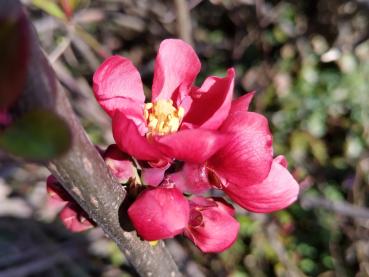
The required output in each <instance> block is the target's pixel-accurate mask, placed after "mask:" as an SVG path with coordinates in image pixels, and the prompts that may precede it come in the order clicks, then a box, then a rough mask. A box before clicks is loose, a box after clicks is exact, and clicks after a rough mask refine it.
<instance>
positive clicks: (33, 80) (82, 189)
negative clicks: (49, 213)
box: [0, 0, 181, 277]
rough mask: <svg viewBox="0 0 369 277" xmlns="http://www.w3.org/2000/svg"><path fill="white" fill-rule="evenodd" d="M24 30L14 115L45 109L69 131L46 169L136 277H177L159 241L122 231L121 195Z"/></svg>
mask: <svg viewBox="0 0 369 277" xmlns="http://www.w3.org/2000/svg"><path fill="white" fill-rule="evenodd" d="M0 2H1V5H5V6H7V5H8V6H12V5H18V6H19V8H20V3H19V2H18V1H14V0H0ZM13 7H14V6H13ZM29 26H30V44H31V45H30V47H31V57H30V60H29V64H28V76H27V83H26V85H25V89H24V91H23V93H22V96H21V98H20V99H19V101H18V104H17V107H16V108H15V109H14V111H15V113H16V114H22V113H24V112H27V111H30V110H32V109H34V108H39V107H43V108H47V109H50V110H52V111H53V112H56V113H57V114H58V115H59V116H60V117H62V118H63V119H64V120H65V121H66V122H67V124H68V125H69V127H70V130H71V133H72V147H71V149H69V151H68V152H67V153H66V154H64V155H63V156H62V157H59V158H57V159H55V160H53V161H51V162H50V163H48V164H47V167H48V168H49V169H50V171H51V172H52V174H53V175H54V176H55V177H57V179H58V180H59V181H60V182H61V183H62V185H63V187H64V188H65V189H66V190H67V191H68V192H69V193H70V194H71V195H72V197H73V198H74V199H75V200H76V201H77V202H78V203H79V205H80V206H81V207H82V208H83V209H84V210H85V211H86V212H87V213H88V215H89V216H90V217H91V218H92V219H93V220H94V221H95V222H96V223H97V224H98V225H99V226H100V227H101V228H102V229H103V230H104V232H105V233H106V234H107V235H108V236H109V237H110V238H111V239H112V240H114V241H115V242H116V243H117V245H118V246H119V248H120V249H121V250H122V252H123V253H124V254H125V256H126V257H127V259H128V260H129V262H130V263H131V264H132V266H133V267H134V268H135V269H136V271H137V272H138V273H139V274H140V275H141V276H171V277H172V276H181V273H180V272H179V271H178V269H177V266H176V264H175V263H174V261H173V259H172V257H171V255H170V254H169V252H168V250H167V249H166V248H165V245H164V242H162V241H160V242H159V243H158V245H156V246H155V247H152V246H151V245H150V244H149V243H147V242H145V241H142V240H140V239H139V238H138V237H137V235H136V233H135V232H134V231H132V232H127V231H124V230H123V229H122V227H121V224H120V221H119V215H122V212H121V209H122V204H123V201H124V199H125V196H126V192H125V190H124V189H123V187H122V186H121V185H120V184H118V182H117V181H116V180H115V178H114V177H113V176H112V175H111V173H110V172H109V170H108V168H107V167H106V165H105V163H104V161H103V159H102V158H101V157H100V155H99V154H98V152H97V151H96V149H95V147H94V146H93V145H92V143H91V142H90V140H89V139H88V138H87V136H86V134H85V132H84V130H83V128H82V126H81V124H80V123H79V121H78V119H77V117H76V116H75V114H74V112H73V110H72V108H71V106H70V103H69V102H68V99H67V97H66V95H65V91H64V90H63V88H62V86H61V85H60V84H59V83H58V81H57V80H56V77H55V74H54V72H53V71H52V69H51V67H50V65H49V64H48V61H47V59H46V58H45V56H44V55H43V53H42V51H41V49H40V46H39V43H38V39H37V36H36V33H35V31H34V29H33V28H32V27H31V24H29Z"/></svg>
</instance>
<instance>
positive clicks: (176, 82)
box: [152, 39, 201, 102]
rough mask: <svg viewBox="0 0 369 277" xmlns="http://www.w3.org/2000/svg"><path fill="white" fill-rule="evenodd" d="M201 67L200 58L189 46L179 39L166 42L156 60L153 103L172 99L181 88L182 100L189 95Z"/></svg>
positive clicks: (163, 43)
mask: <svg viewBox="0 0 369 277" xmlns="http://www.w3.org/2000/svg"><path fill="white" fill-rule="evenodd" d="M200 67H201V64H200V61H199V58H198V57H197V55H196V53H195V51H194V50H193V49H192V47H191V46H190V45H189V44H187V43H185V42H184V41H182V40H179V39H166V40H164V41H163V42H162V43H161V44H160V47H159V50H158V55H157V56H156V60H155V69H154V80H153V84H152V102H155V101H157V100H158V99H170V98H171V97H172V94H173V93H174V92H175V91H176V90H177V89H179V88H180V86H181V88H180V89H181V90H182V91H183V95H181V96H180V98H181V99H182V98H183V97H184V96H185V94H186V93H188V91H189V89H190V86H191V85H192V83H193V82H194V80H195V78H196V76H197V74H198V73H199V71H200ZM180 94H182V93H180Z"/></svg>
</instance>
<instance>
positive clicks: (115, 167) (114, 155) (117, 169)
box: [103, 144, 135, 184]
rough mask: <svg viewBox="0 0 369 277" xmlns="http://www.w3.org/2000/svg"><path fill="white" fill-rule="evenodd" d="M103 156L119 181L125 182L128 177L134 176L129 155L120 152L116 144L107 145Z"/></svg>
mask: <svg viewBox="0 0 369 277" xmlns="http://www.w3.org/2000/svg"><path fill="white" fill-rule="evenodd" d="M103 158H104V160H105V163H106V164H107V166H108V167H109V168H110V171H111V172H112V173H113V175H114V176H115V177H116V178H117V180H118V181H119V183H122V184H124V183H127V182H128V180H129V179H130V178H134V177H135V167H134V165H133V163H132V161H131V160H130V157H129V155H127V154H126V153H124V152H122V151H121V150H120V149H119V148H118V146H117V145H116V144H112V145H109V147H108V148H107V149H106V150H105V152H104V153H103Z"/></svg>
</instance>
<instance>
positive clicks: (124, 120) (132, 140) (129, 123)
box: [112, 112, 163, 161]
mask: <svg viewBox="0 0 369 277" xmlns="http://www.w3.org/2000/svg"><path fill="white" fill-rule="evenodd" d="M112 125H113V136H114V139H115V142H116V143H117V145H118V146H119V148H120V149H122V150H123V151H124V152H126V153H128V154H130V155H131V156H133V157H135V158H136V159H138V160H146V161H158V160H160V159H162V158H163V155H162V154H161V153H160V152H159V151H158V150H157V148H156V147H155V145H153V144H152V143H150V142H149V141H148V140H147V138H146V136H145V135H144V134H141V133H140V131H139V130H140V129H139V127H138V126H137V125H136V124H135V122H134V121H133V120H131V119H129V118H128V117H127V115H126V114H124V113H122V112H117V113H116V114H115V115H114V117H113V122H112Z"/></svg>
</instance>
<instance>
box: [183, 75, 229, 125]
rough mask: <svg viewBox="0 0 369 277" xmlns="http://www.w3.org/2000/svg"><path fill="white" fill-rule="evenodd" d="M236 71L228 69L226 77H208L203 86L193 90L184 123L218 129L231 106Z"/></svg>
mask: <svg viewBox="0 0 369 277" xmlns="http://www.w3.org/2000/svg"><path fill="white" fill-rule="evenodd" d="M234 77H235V71H234V69H233V68H231V69H228V71H227V76H226V77H224V78H219V77H214V76H212V77H208V78H207V79H206V80H205V82H204V83H203V85H202V86H201V88H199V89H197V90H196V91H193V92H192V95H193V98H194V99H193V102H192V105H191V108H190V110H189V111H188V113H187V115H186V117H185V118H184V119H183V123H182V125H183V126H184V127H186V125H187V126H188V125H190V126H192V128H193V127H201V128H203V129H208V130H216V129H218V127H219V126H220V125H222V123H223V121H224V120H225V119H226V117H227V116H228V113H229V110H230V108H231V101H232V94H233V87H234Z"/></svg>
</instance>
